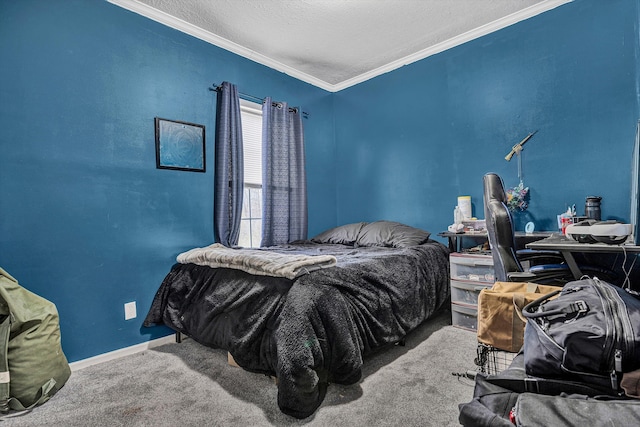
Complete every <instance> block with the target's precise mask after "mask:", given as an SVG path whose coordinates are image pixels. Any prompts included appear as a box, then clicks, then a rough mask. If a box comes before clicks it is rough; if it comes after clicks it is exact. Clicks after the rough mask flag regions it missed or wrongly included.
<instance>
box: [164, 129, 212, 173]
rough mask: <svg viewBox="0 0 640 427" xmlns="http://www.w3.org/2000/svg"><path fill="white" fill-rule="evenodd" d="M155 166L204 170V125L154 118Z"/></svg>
mask: <svg viewBox="0 0 640 427" xmlns="http://www.w3.org/2000/svg"><path fill="white" fill-rule="evenodd" d="M155 128H156V167H157V168H158V169H174V170H181V171H192V172H205V170H206V159H205V146H204V126H203V125H197V124H194V123H187V122H181V121H178V120H168V119H162V118H160V117H156V118H155Z"/></svg>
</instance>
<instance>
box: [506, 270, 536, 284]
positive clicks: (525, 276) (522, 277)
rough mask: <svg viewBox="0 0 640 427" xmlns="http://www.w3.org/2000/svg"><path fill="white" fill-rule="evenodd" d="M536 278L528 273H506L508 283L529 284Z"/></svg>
mask: <svg viewBox="0 0 640 427" xmlns="http://www.w3.org/2000/svg"><path fill="white" fill-rule="evenodd" d="M535 278H536V275H535V274H533V273H529V272H528V271H512V272H511V273H507V280H509V281H510V282H530V281H532V280H534V279H535Z"/></svg>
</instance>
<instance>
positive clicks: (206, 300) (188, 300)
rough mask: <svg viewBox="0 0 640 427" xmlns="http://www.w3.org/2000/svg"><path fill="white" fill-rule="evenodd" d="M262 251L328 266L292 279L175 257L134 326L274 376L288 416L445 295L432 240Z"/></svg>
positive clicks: (353, 372)
mask: <svg viewBox="0 0 640 427" xmlns="http://www.w3.org/2000/svg"><path fill="white" fill-rule="evenodd" d="M270 249H272V250H278V251H284V252H289V251H295V252H296V253H305V254H310V255H313V254H332V255H335V256H336V258H337V260H338V263H337V265H336V266H335V267H331V268H325V269H320V270H316V271H313V272H311V273H309V274H306V275H303V276H300V277H298V278H296V279H294V280H289V279H285V278H276V277H268V276H254V275H251V274H248V273H245V272H243V271H239V270H231V269H227V268H217V269H214V268H211V267H205V266H198V265H195V264H176V265H174V266H173V268H172V269H171V271H170V272H169V274H168V275H167V276H166V278H165V279H164V281H163V283H162V285H161V286H160V289H159V290H158V292H157V294H156V296H155V298H154V300H153V303H152V305H151V308H150V310H149V313H148V315H147V317H146V319H145V322H144V325H145V326H153V325H158V324H164V325H167V326H169V327H170V328H172V329H174V330H175V331H178V332H181V333H184V334H186V335H188V336H190V337H191V338H193V339H194V340H196V341H198V342H200V343H202V344H204V345H207V346H210V347H215V348H223V349H226V350H228V351H229V352H230V353H231V355H232V356H233V357H234V359H235V361H236V362H237V363H238V364H239V365H240V366H242V367H243V368H245V369H247V370H249V371H253V372H263V373H267V374H270V375H275V376H276V377H277V378H278V405H279V407H280V409H281V411H282V412H284V413H286V414H289V415H292V416H294V417H297V418H305V417H308V416H309V415H311V414H312V413H313V412H314V411H315V410H316V409H317V408H318V406H319V405H320V404H321V403H322V400H323V398H324V395H325V391H326V387H327V384H328V383H331V382H333V383H339V384H353V383H355V382H357V381H359V380H360V377H361V366H362V361H363V357H364V356H365V355H367V354H369V353H371V352H372V351H373V350H376V349H378V348H380V347H382V346H384V345H386V344H390V343H394V342H397V341H399V340H401V339H402V338H403V337H404V336H405V335H406V334H407V333H408V332H409V331H410V330H412V329H414V328H415V327H416V326H418V325H419V324H420V323H422V322H423V321H424V320H426V319H427V318H429V317H430V316H431V315H432V314H433V313H434V312H435V311H436V310H437V309H438V308H439V307H440V306H441V305H442V303H443V302H444V301H446V300H447V299H448V296H449V282H448V279H449V263H448V251H447V249H446V248H445V247H444V246H443V245H442V244H440V243H438V242H435V241H429V242H427V243H425V244H422V245H419V246H414V247H410V248H403V249H394V248H382V247H364V248H354V247H352V246H343V245H326V244H316V243H311V242H302V243H299V244H291V245H285V246H279V247H275V248H270Z"/></svg>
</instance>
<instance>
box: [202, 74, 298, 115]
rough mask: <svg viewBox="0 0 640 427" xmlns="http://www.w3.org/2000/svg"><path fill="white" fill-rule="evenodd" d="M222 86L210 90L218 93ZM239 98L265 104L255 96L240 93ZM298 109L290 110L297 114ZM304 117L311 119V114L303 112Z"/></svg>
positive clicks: (215, 85)
mask: <svg viewBox="0 0 640 427" xmlns="http://www.w3.org/2000/svg"><path fill="white" fill-rule="evenodd" d="M221 87H222V86H221V85H217V84H215V83H214V84H213V87H210V88H209V90H211V91H214V92H218V91H219V90H220V88H221ZM238 97H240V98H243V99H246V100H247V101H253V102H257V103H259V104H262V103H263V102H264V98H258V97H257V96H253V95H247V94H245V93H241V92H238ZM297 110H298V109H297V108H289V111H290V112H295V111H297ZM302 117H304V118H305V119H308V118H309V113H307V112H306V111H302Z"/></svg>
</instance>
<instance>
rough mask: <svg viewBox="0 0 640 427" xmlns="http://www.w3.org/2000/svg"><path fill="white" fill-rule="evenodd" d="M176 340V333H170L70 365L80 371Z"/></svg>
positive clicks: (74, 369)
mask: <svg viewBox="0 0 640 427" xmlns="http://www.w3.org/2000/svg"><path fill="white" fill-rule="evenodd" d="M175 342H176V336H175V334H173V335H168V336H166V337H162V338H158V339H155V340H151V341H147V342H144V343H141V344H136V345H132V346H131V347H125V348H121V349H119V350H114V351H110V352H108V353H103V354H99V355H97V356H93V357H89V358H87V359H82V360H78V361H77V362H72V363H69V366H70V367H71V371H79V370H80V369H84V368H88V367H89V366H93V365H97V364H99V363H104V362H107V361H109V360H115V359H119V358H121V357H124V356H129V355H131V354H135V353H139V352H141V351H145V350H148V349H150V348H153V347H158V346H160V345H164V344H170V343H175Z"/></svg>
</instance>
